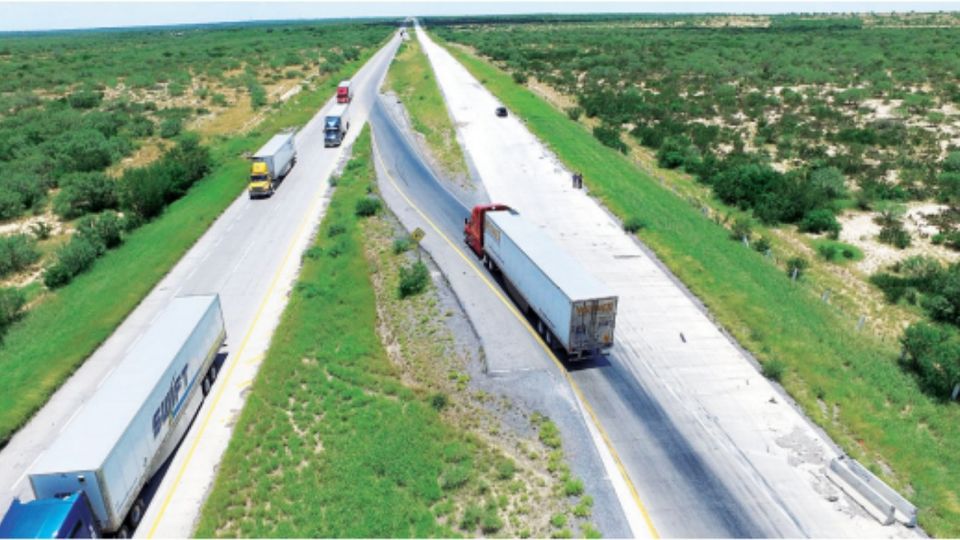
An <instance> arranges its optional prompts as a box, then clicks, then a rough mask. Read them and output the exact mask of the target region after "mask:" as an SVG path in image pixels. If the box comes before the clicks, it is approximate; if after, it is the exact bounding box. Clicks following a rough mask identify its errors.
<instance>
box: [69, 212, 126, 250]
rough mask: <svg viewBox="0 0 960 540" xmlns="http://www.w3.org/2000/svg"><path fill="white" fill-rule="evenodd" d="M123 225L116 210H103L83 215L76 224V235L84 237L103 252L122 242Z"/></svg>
mask: <svg viewBox="0 0 960 540" xmlns="http://www.w3.org/2000/svg"><path fill="white" fill-rule="evenodd" d="M122 231H123V226H122V223H121V220H120V216H119V215H117V213H116V212H110V211H108V212H103V213H102V214H99V215H95V216H85V217H84V218H82V219H81V220H80V222H79V223H78V224H77V235H79V236H80V237H81V238H85V239H86V240H87V241H88V242H90V243H91V244H92V245H94V246H95V247H96V248H97V251H99V252H100V253H103V252H104V251H106V250H108V249H113V248H115V247H117V246H119V245H120V243H121V242H123V236H122Z"/></svg>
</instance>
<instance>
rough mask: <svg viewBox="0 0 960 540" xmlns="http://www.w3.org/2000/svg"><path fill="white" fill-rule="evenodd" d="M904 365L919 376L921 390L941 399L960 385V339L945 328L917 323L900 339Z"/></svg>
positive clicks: (955, 333) (902, 363)
mask: <svg viewBox="0 0 960 540" xmlns="http://www.w3.org/2000/svg"><path fill="white" fill-rule="evenodd" d="M900 343H901V346H902V353H901V365H902V366H903V367H904V368H905V369H907V370H910V371H912V372H914V373H915V374H916V375H917V382H918V383H919V384H920V387H921V388H922V389H923V390H924V391H925V392H927V393H929V394H930V395H932V396H934V397H937V398H939V399H946V398H949V397H950V394H951V393H952V392H953V388H954V386H955V385H956V384H957V383H958V382H960V364H958V359H960V336H958V334H957V331H956V330H955V329H953V328H950V327H948V326H944V325H937V324H930V323H926V322H917V323H914V324H912V325H910V326H909V327H908V328H907V329H906V331H904V333H903V336H902V337H901V338H900Z"/></svg>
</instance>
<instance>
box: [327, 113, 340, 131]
mask: <svg viewBox="0 0 960 540" xmlns="http://www.w3.org/2000/svg"><path fill="white" fill-rule="evenodd" d="M339 126H340V118H339V117H336V116H328V117H327V129H337V127H339Z"/></svg>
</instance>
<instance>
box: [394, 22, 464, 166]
mask: <svg viewBox="0 0 960 540" xmlns="http://www.w3.org/2000/svg"><path fill="white" fill-rule="evenodd" d="M385 86H386V87H387V88H389V89H391V90H393V91H394V92H395V93H396V94H397V97H399V98H400V99H401V101H402V102H403V105H404V107H405V108H406V110H407V113H408V114H409V115H410V122H411V124H412V126H413V129H414V130H416V131H417V132H419V133H421V134H422V135H423V136H424V138H425V139H426V142H427V145H428V146H429V147H430V149H431V151H432V152H433V154H434V156H435V157H436V158H437V160H438V161H439V162H440V164H441V166H443V168H444V169H446V171H447V172H450V173H454V174H466V172H467V164H466V161H465V160H464V157H463V150H461V148H460V145H459V144H458V143H457V133H456V131H455V130H454V129H453V122H451V121H450V115H448V114H447V107H446V104H445V103H444V101H443V95H441V94H440V87H439V86H437V81H436V78H435V77H434V75H433V68H431V67H430V62H429V60H427V56H426V55H425V54H424V53H423V51H422V50H421V49H420V43H419V42H418V41H417V39H416V36H415V35H413V31H411V35H410V40H409V41H405V42H404V43H403V44H402V45H401V46H400V50H399V51H397V56H396V58H394V60H393V63H392V64H391V65H390V71H389V72H388V73H387V80H386V83H385Z"/></svg>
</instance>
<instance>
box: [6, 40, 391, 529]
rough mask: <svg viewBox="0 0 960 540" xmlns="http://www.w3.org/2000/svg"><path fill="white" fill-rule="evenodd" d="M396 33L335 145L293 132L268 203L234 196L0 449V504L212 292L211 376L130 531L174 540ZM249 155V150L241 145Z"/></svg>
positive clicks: (236, 407) (362, 78)
mask: <svg viewBox="0 0 960 540" xmlns="http://www.w3.org/2000/svg"><path fill="white" fill-rule="evenodd" d="M399 43H400V38H399V36H398V35H394V36H393V38H392V39H390V41H389V42H388V43H387V44H386V45H385V46H384V47H382V48H381V50H380V51H378V52H377V53H376V54H375V55H374V56H373V57H372V58H371V59H370V60H369V61H368V62H367V63H366V65H364V67H363V68H361V69H360V71H359V72H358V73H357V74H356V76H355V77H354V78H353V81H354V88H355V93H354V100H353V103H352V105H351V114H352V122H351V126H350V130H349V132H348V134H347V137H346V140H345V141H344V145H343V146H342V147H340V148H327V149H325V148H324V133H323V114H324V112H325V111H326V110H328V109H329V108H330V107H331V105H332V101H333V100H332V99H331V101H330V102H327V104H326V105H325V106H324V107H323V108H322V109H321V110H320V111H318V113H317V115H316V116H314V118H313V119H312V120H311V121H310V122H309V123H307V125H305V126H304V127H303V128H302V129H301V130H300V131H299V132H298V134H297V140H296V146H297V153H298V156H299V157H298V163H297V164H296V166H295V167H294V168H293V170H292V171H291V172H290V174H289V175H288V176H287V178H286V179H285V180H284V181H283V184H282V185H281V186H280V187H279V188H278V189H277V192H276V194H275V195H274V196H273V197H271V198H269V199H261V200H250V199H249V198H248V196H247V194H246V192H244V193H243V194H241V195H240V196H239V197H238V198H237V199H236V200H235V201H234V202H233V204H231V205H230V207H229V208H228V209H227V210H226V211H225V212H224V213H223V215H221V216H220V217H219V219H217V221H216V222H215V223H214V224H213V225H212V226H211V227H210V229H209V230H208V231H207V232H206V233H205V234H204V235H203V236H202V237H201V238H200V240H199V241H198V242H197V244H196V245H194V246H193V248H191V249H190V251H189V252H188V253H187V254H186V255H185V256H184V258H183V259H181V260H180V262H178V263H177V265H176V266H175V267H174V268H173V269H172V270H171V272H170V273H169V274H168V275H167V276H166V277H164V279H163V280H161V281H160V283H159V284H158V285H157V286H156V287H155V288H154V289H153V290H152V291H151V292H150V294H149V295H148V296H147V297H146V298H145V299H144V300H143V301H142V302H141V303H140V305H139V306H137V308H136V309H135V310H134V311H133V312H132V313H131V314H130V315H129V316H128V317H127V319H125V320H124V322H123V323H122V324H121V325H120V327H119V328H118V329H117V330H116V331H115V332H114V334H113V335H112V336H111V337H110V338H109V339H108V340H107V341H106V342H105V343H104V344H103V345H102V346H101V347H100V348H99V349H97V351H96V352H95V353H94V354H93V356H92V357H91V358H89V359H88V360H87V361H86V362H85V363H84V364H83V366H82V367H81V368H80V369H78V370H77V372H76V373H75V374H74V375H73V376H72V377H71V378H70V379H69V380H68V381H67V382H66V383H65V384H64V385H63V386H62V387H61V388H60V389H59V390H58V391H57V392H56V393H55V394H54V395H53V396H52V397H51V399H50V400H49V402H48V403H47V405H45V406H44V407H43V408H42V409H41V410H40V411H39V412H38V413H37V414H36V415H35V416H34V417H33V419H31V421H30V422H29V423H28V424H27V425H26V426H25V427H24V428H23V429H21V430H20V431H19V432H18V433H17V434H16V435H15V436H14V437H13V438H12V439H11V440H10V442H9V444H8V445H7V446H6V447H4V448H3V450H2V451H0V508H2V509H3V511H5V510H6V508H7V507H8V506H9V504H10V502H11V500H12V499H13V497H15V496H19V497H21V498H24V499H31V498H32V495H31V491H30V486H29V481H27V480H26V473H27V471H28V469H29V468H30V466H31V465H32V464H33V463H34V462H35V461H36V460H37V459H39V456H41V455H42V453H43V452H44V450H45V449H46V448H47V447H48V446H49V445H50V443H51V441H53V440H54V439H55V438H56V437H57V435H58V434H59V433H60V432H61V431H63V430H64V429H65V427H66V426H67V425H68V424H69V423H70V421H71V420H72V419H73V418H74V415H75V414H76V412H77V411H78V410H79V408H80V407H82V406H83V404H84V402H85V401H86V400H87V399H89V396H91V395H92V394H93V393H94V392H95V391H96V389H97V388H98V387H99V384H100V383H101V382H102V381H103V380H104V379H105V378H106V377H107V376H108V375H109V374H110V373H111V372H112V370H113V369H114V366H115V363H116V361H118V360H119V359H120V358H122V357H123V354H124V353H125V352H126V351H128V350H129V349H130V348H131V347H132V346H133V345H134V343H135V342H136V340H137V339H138V337H139V336H141V335H142V333H143V331H144V330H145V328H147V327H148V326H149V325H150V323H151V322H152V321H153V320H154V318H155V317H156V316H157V315H158V314H159V313H160V311H161V310H162V309H163V308H164V307H165V306H166V305H167V304H168V303H169V302H170V300H171V299H172V298H174V297H176V296H181V295H195V294H212V293H219V295H220V298H221V302H222V306H223V314H224V320H225V324H226V329H227V342H226V346H225V348H224V351H223V352H225V353H226V357H225V359H224V360H223V365H222V366H221V368H220V376H219V377H218V380H217V382H216V384H215V385H214V386H213V390H212V391H211V393H210V395H209V396H208V398H207V400H206V401H205V402H204V404H203V407H202V408H201V410H200V412H199V414H198V415H197V417H196V420H195V421H194V424H193V426H192V427H191V429H190V431H189V432H188V433H187V435H186V437H185V439H184V441H183V443H182V445H181V447H180V450H179V451H178V453H177V454H176V455H175V456H174V458H173V459H172V461H171V463H170V464H169V468H168V470H167V474H166V476H165V477H164V478H163V480H162V482H160V483H159V486H154V488H155V490H156V492H155V494H154V496H153V498H152V502H151V503H150V506H149V508H148V510H147V513H146V515H145V516H144V518H143V520H142V521H141V525H140V527H139V529H138V530H137V535H138V536H162V537H186V536H189V535H190V534H191V532H192V530H193V525H194V522H195V520H196V518H197V515H198V513H199V510H200V505H201V503H202V501H203V497H204V495H205V493H206V491H207V490H208V489H209V486H210V485H211V483H212V481H213V478H214V474H215V472H216V467H217V463H218V462H219V459H220V457H221V455H222V453H223V451H224V450H225V449H226V446H227V443H228V442H229V438H230V433H231V427H232V424H233V422H234V420H235V418H236V415H237V414H239V411H240V409H241V407H242V405H243V402H244V399H245V396H246V389H247V387H248V386H249V385H250V383H251V381H252V379H253V377H254V376H255V374H256V371H257V369H258V367H259V363H260V361H261V360H262V358H263V354H264V352H265V351H266V348H267V345H268V344H269V340H270V336H271V335H272V333H273V330H274V328H275V327H276V325H277V323H278V321H279V317H280V314H281V313H282V311H283V308H284V306H285V304H286V297H287V292H288V290H289V288H290V286H291V285H292V283H293V282H294V280H295V278H296V274H297V272H298V270H299V266H300V254H301V253H302V251H303V250H304V249H305V248H306V246H307V245H308V242H309V239H310V237H311V235H312V233H313V231H314V230H315V229H316V226H317V224H318V223H319V221H320V219H321V217H322V215H323V211H324V209H325V208H326V204H327V202H328V201H329V198H328V191H329V177H330V175H331V173H333V171H334V170H335V169H336V167H337V166H338V164H339V163H340V162H341V161H342V159H343V157H344V152H345V149H346V148H348V147H349V145H350V144H351V143H352V142H353V140H354V139H355V138H356V136H357V135H358V133H359V132H360V130H361V129H362V128H363V125H364V123H365V121H366V119H367V116H368V114H369V110H370V107H371V105H372V103H373V102H374V100H375V96H376V91H377V88H378V87H379V86H380V83H381V81H382V80H383V77H384V76H385V74H386V70H387V67H388V66H389V64H390V61H391V59H392V58H393V56H394V54H395V52H396V49H397V47H398V46H399ZM250 150H251V151H253V150H256V149H255V148H251V149H250Z"/></svg>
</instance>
